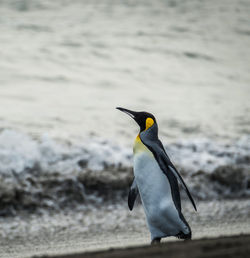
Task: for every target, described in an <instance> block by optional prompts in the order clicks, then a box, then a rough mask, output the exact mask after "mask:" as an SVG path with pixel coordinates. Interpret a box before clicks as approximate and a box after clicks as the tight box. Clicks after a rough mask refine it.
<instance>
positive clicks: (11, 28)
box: [0, 0, 250, 257]
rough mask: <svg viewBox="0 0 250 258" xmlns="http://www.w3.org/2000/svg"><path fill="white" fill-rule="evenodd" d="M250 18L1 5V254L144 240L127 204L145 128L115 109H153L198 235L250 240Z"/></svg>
mask: <svg viewBox="0 0 250 258" xmlns="http://www.w3.org/2000/svg"><path fill="white" fill-rule="evenodd" d="M249 13H250V3H249V1H247V0H245V1H244V0H242V1H233V0H232V1H231V0H229V1H228V0H223V1H214V0H212V1H200V0H190V1H184V0H176V1H175V0H165V1H163V0H162V1H160V0H154V1H150V0H143V1H142V0H137V1H118V0H101V1H100V0H99V1H97V0H96V1H95V0H92V1H87V0H74V1H69V0H54V1H48V0H43V1H42V0H36V1H32V0H0V31H1V33H0V103H1V108H0V223H1V226H2V230H1V232H0V238H1V241H0V242H1V243H2V244H1V246H0V249H1V253H3V254H7V253H8V252H9V250H10V246H11V248H12V249H11V250H12V252H13V253H12V255H13V256H12V257H19V255H20V254H18V251H17V250H20V246H24V247H22V248H23V249H22V250H23V251H22V252H23V253H25V252H26V253H25V254H30V253H32V252H31V249H32V248H30V246H29V245H31V246H32V244H35V245H36V246H37V250H38V253H39V252H46V251H48V250H49V251H50V252H58V250H57V249H58V245H60V243H62V242H63V243H65V241H67V243H68V244H64V249H63V250H71V249H72V248H73V249H74V250H78V249H79V250H82V248H85V249H84V250H86V248H88V247H91V248H92V249H95V248H100V247H107V246H112V245H114V244H117V242H118V243H119V244H120V245H127V244H131V239H132V240H133V241H132V242H133V243H137V244H138V243H145V241H146V243H147V241H148V239H149V235H148V233H147V230H146V225H145V219H144V215H143V210H142V207H141V206H140V204H138V207H136V209H135V210H134V211H133V213H131V212H129V211H128V209H127V204H126V198H127V197H126V196H127V192H128V187H129V185H130V183H131V179H132V176H133V174H132V145H133V141H134V138H135V137H136V135H137V133H138V128H137V125H136V124H135V123H134V121H132V120H131V119H130V118H129V117H127V116H125V115H124V114H122V113H121V112H119V111H117V110H116V109H115V107H116V106H121V107H125V108H128V109H132V110H136V111H147V112H151V113H153V114H154V115H155V117H156V119H157V121H158V124H159V134H160V138H161V139H162V141H163V143H164V146H165V147H166V150H167V152H168V153H169V155H170V157H171V158H172V160H173V163H175V164H176V166H177V167H178V168H179V170H180V171H181V174H182V175H183V177H184V178H185V180H186V181H187V183H188V185H189V188H190V190H191V192H192V193H193V195H194V197H195V199H196V200H197V202H198V209H199V206H200V207H201V208H200V209H199V213H198V214H197V213H194V212H193V211H192V207H191V205H189V203H188V204H184V209H185V212H186V214H187V218H188V221H189V222H190V224H191V225H193V227H194V228H195V229H197V230H196V231H195V230H194V237H196V238H199V237H202V236H212V235H216V236H217V235H218V234H221V233H224V234H232V233H240V232H241V233H242V232H245V231H247V232H250V227H249V225H250V223H249V215H250V210H249V209H250V208H249V197H250V116H249V112H250V101H249V99H250V85H249V84H250V73H249V69H250V52H249V46H250V23H249ZM184 199H185V196H184ZM184 203H186V202H185V201H184ZM185 212H184V214H185ZM211 218H213V221H214V222H213V223H214V224H213V225H211V222H210V223H208V221H211ZM215 218H216V219H215ZM237 223H238V224H237ZM239 223H240V224H239ZM114 232H116V233H115V240H114ZM128 232H130V233H129V234H130V237H128ZM111 233H112V234H111ZM102 234H104V236H105V239H106V242H105V241H104V242H103V241H102V236H103V235H102ZM131 236H132V237H131ZM94 237H95V241H94V242H95V243H96V244H95V245H94V246H93V245H91V244H90V242H88V241H89V239H91V241H92V240H93V238H94ZM27 239H28V240H27ZM48 239H49V241H51V242H50V243H53V246H52V244H51V247H50V248H49V247H48ZM98 239H100V241H99V242H98ZM119 241H120V242H119ZM83 242H84V243H85V245H83ZM69 243H70V244H69ZM8 248H9V249H8ZM18 248H19V249H18ZM67 248H68V249H67ZM33 252H35V251H34V250H33Z"/></svg>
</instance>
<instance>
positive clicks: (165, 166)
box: [117, 107, 196, 244]
mask: <svg viewBox="0 0 250 258" xmlns="http://www.w3.org/2000/svg"><path fill="white" fill-rule="evenodd" d="M117 109H119V110H120V111H122V112H124V113H126V114H128V115H129V116H131V117H132V118H133V119H134V120H135V121H136V122H137V124H138V125H139V127H140V132H139V134H138V135H137V137H136V139H135V142H134V147H133V153H134V179H133V183H132V185H131V187H130V190H129V194H128V206H129V209H130V210H132V209H133V206H134V202H135V200H136V198H137V195H138V194H139V195H140V197H141V201H142V205H143V208H144V212H145V215H146V220H147V225H148V228H149V231H150V233H151V244H154V243H159V242H160V241H161V238H164V237H169V236H176V237H178V238H180V239H191V237H192V232H191V228H190V226H189V225H188V223H187V221H186V219H185V218H184V216H183V214H182V211H181V199H180V191H179V186H178V181H179V182H180V184H181V185H182V186H183V188H184V189H185V191H186V193H187V195H188V197H189V199H190V201H191V202H192V204H193V206H194V209H195V210H196V205H195V202H194V200H193V198H192V196H191V194H190V192H189V190H188V188H187V186H186V184H185V182H184V180H183V179H182V177H181V175H180V174H179V172H178V171H177V169H176V168H175V166H174V165H173V163H172V162H171V161H170V159H169V157H168V155H167V153H166V151H165V149H164V147H163V144H162V142H161V141H160V140H159V138H158V125H157V123H156V119H155V117H154V116H153V115H152V114H150V113H147V112H136V111H131V110H128V109H125V108H121V107H117Z"/></svg>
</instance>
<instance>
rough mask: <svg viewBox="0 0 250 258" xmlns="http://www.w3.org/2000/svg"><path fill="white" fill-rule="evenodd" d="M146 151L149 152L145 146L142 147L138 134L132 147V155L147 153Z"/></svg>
mask: <svg viewBox="0 0 250 258" xmlns="http://www.w3.org/2000/svg"><path fill="white" fill-rule="evenodd" d="M148 151H149V150H148V148H147V147H146V145H144V144H143V142H142V141H141V137H140V134H138V135H137V136H136V138H135V142H134V146H133V152H134V155H136V154H139V153H141V152H148Z"/></svg>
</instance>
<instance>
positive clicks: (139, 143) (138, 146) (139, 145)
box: [133, 124, 158, 154]
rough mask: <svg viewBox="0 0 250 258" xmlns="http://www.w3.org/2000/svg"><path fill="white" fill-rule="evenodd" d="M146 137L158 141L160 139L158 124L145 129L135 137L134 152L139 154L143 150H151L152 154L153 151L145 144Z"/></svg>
mask: <svg viewBox="0 0 250 258" xmlns="http://www.w3.org/2000/svg"><path fill="white" fill-rule="evenodd" d="M145 138H146V139H147V140H149V141H156V140H157V139H158V126H157V124H154V125H153V126H151V127H150V128H148V129H147V130H144V131H142V132H140V133H139V134H138V135H137V137H136V138H135V142H134V147H133V151H134V154H138V153H140V152H142V151H143V152H149V153H150V154H152V153H151V151H149V149H148V147H147V146H146V145H145V144H144V140H143V139H145Z"/></svg>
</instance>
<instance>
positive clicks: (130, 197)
mask: <svg viewBox="0 0 250 258" xmlns="http://www.w3.org/2000/svg"><path fill="white" fill-rule="evenodd" d="M138 193H139V191H138V187H137V185H136V181H135V178H134V180H133V183H132V185H131V187H130V189H129V193H128V207H129V209H130V210H131V211H132V210H133V207H134V203H135V200H136V197H137V195H138Z"/></svg>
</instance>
